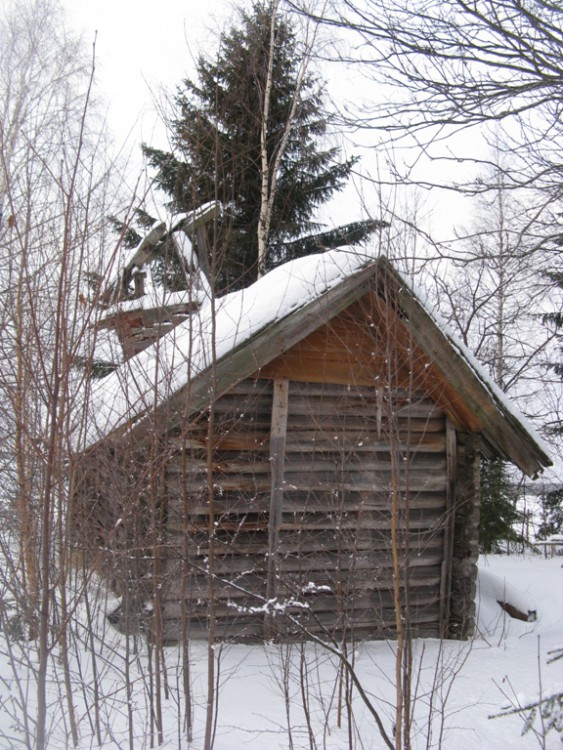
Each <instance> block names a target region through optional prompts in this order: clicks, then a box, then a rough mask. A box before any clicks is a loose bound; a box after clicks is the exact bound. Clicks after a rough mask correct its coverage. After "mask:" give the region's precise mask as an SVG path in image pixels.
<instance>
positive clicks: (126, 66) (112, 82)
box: [0, 0, 459, 224]
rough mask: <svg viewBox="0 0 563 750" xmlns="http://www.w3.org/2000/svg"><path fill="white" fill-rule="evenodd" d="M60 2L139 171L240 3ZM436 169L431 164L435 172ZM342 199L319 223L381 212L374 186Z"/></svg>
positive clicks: (375, 157) (376, 159)
mask: <svg viewBox="0 0 563 750" xmlns="http://www.w3.org/2000/svg"><path fill="white" fill-rule="evenodd" d="M245 1H246V2H248V4H249V5H250V0H240V2H245ZM0 2H1V0H0ZM62 3H63V7H64V8H65V10H66V13H67V21H68V23H69V26H70V28H71V29H73V30H74V31H77V32H79V33H80V34H81V35H82V37H83V39H84V42H85V44H86V45H88V46H89V45H91V44H92V43H93V41H94V38H96V84H97V86H96V91H97V93H98V95H99V96H102V97H103V99H104V106H105V111H106V113H107V119H108V124H109V127H110V131H111V133H112V135H113V140H114V146H115V147H116V148H117V147H119V148H123V149H124V152H125V154H130V155H131V156H130V157H129V158H130V160H131V164H132V165H133V169H132V170H131V172H132V173H134V172H136V173H138V171H139V170H140V169H141V166H142V160H141V153H140V144H141V142H145V143H147V144H149V145H151V146H156V147H166V145H167V141H166V130H165V128H164V127H163V125H162V123H161V121H160V118H159V116H158V107H159V102H160V103H163V102H164V101H165V95H166V92H168V93H169V94H170V93H173V92H174V90H175V87H176V85H177V84H178V83H179V82H180V81H181V80H182V78H183V77H184V76H185V75H186V74H188V75H192V74H193V70H194V59H195V58H196V57H197V55H198V54H199V53H202V52H203V53H204V54H206V53H211V52H213V51H214V50H215V49H216V45H217V37H218V34H219V32H220V31H221V30H223V29H224V28H225V25H226V24H228V22H229V20H231V19H232V17H233V8H234V7H236V6H237V5H238V4H239V2H234V0H160V2H154V0H150V1H149V0H95V1H94V0H62ZM96 32H97V35H96ZM335 73H336V74H337V75H338V77H340V73H339V69H331V71H330V73H329V76H330V78H331V83H332V84H333V85H334V86H336V89H338V78H336V79H335V78H334V75H335ZM350 75H351V71H347V72H346V75H345V76H344V78H343V80H344V81H345V85H344V87H343V88H344V96H345V97H346V96H347V95H348V93H349V90H350V81H349V80H348V77H349V76H350ZM325 77H326V76H325ZM364 86H365V81H364V83H363V84H362V83H361V81H360V80H355V81H354V98H355V99H356V100H357V98H358V96H359V95H360V94H361V93H362V92H363V91H364ZM333 93H334V91H333ZM372 138H373V141H372V142H371V143H368V142H366V143H365V144H364V145H366V146H367V148H366V149H365V150H364V151H363V157H362V168H363V169H364V171H368V172H369V173H370V174H371V175H372V176H373V175H375V174H377V170H379V169H380V168H381V165H382V164H383V163H384V161H385V154H384V153H383V152H382V151H381V150H380V149H378V148H377V147H375V148H374V145H375V136H374V135H373V134H372V136H371V137H370V134H369V133H368V134H367V139H368V141H371V140H372ZM351 153H354V154H357V153H360V150H359V147H358V145H357V144H352V145H351V144H350V143H348V145H347V146H346V148H345V153H344V154H343V155H344V156H349V155H350V154H351ZM370 162H371V163H372V166H370ZM435 169H436V167H435V165H434V166H433V168H432V171H435ZM365 191H367V192H365ZM359 193H361V195H360V194H359ZM432 193H434V191H432ZM346 196H347V197H346V199H345V200H342V197H343V196H341V198H340V199H339V200H338V201H337V202H333V203H332V204H331V206H332V207H329V215H328V216H325V217H324V220H325V221H327V222H328V224H333V223H342V222H344V221H349V220H351V219H352V218H354V219H356V218H360V215H361V214H362V213H364V212H365V210H366V209H367V212H368V213H369V214H370V215H378V214H379V208H378V206H377V204H378V201H379V198H378V195H377V188H376V185H374V184H373V183H372V184H370V183H369V182H368V183H362V184H361V185H360V184H359V183H356V185H355V186H354V185H350V186H349V188H348V189H347V191H346ZM423 197H424V196H423ZM428 197H430V198H431V199H432V201H431V202H432V203H433V204H434V205H435V201H436V197H435V196H434V195H433V194H432V196H428ZM424 200H426V199H424ZM451 200H452V196H448V195H447V194H446V195H444V194H443V193H442V194H441V196H440V198H439V200H438V206H439V207H443V204H444V202H445V203H447V204H450V203H451ZM455 203H459V200H458V199H456V200H455ZM362 204H364V205H362ZM449 215H450V217H451V210H450V211H449ZM447 223H449V222H447Z"/></svg>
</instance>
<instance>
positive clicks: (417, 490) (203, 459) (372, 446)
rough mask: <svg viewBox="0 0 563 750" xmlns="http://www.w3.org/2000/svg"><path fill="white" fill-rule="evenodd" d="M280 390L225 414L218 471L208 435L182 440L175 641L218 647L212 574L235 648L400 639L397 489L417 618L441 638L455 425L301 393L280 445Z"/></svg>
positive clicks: (356, 394)
mask: <svg viewBox="0 0 563 750" xmlns="http://www.w3.org/2000/svg"><path fill="white" fill-rule="evenodd" d="M276 387H279V385H278V381H276V382H275V383H274V382H273V381H271V380H254V381H253V380H250V381H245V382H244V383H242V384H240V385H239V386H237V387H236V388H235V389H233V391H232V392H230V393H229V394H228V395H226V396H223V397H222V398H220V399H219V400H218V401H217V402H216V404H215V415H214V422H215V430H214V433H215V437H212V441H213V450H212V456H211V457H212V462H211V464H209V462H208V458H209V456H208V453H207V446H208V439H209V434H208V424H207V422H200V423H199V425H198V426H192V427H191V428H190V429H187V430H186V431H185V433H184V434H183V435H181V436H180V437H179V438H178V448H177V451H176V453H175V455H174V456H173V457H172V458H171V460H170V461H169V462H168V465H167V468H166V477H165V488H166V489H165V493H166V503H167V530H168V534H169V544H168V552H167V561H166V576H165V580H166V581H167V585H166V587H165V594H164V595H163V617H164V632H165V634H166V637H167V638H168V639H171V640H175V639H178V638H179V637H180V635H181V633H180V632H179V631H180V627H181V622H184V623H186V622H189V627H190V629H191V632H192V633H193V634H199V633H203V632H205V631H206V629H207V625H208V614H209V597H210V594H209V587H208V584H209V573H210V572H211V574H212V577H213V580H214V582H215V585H214V592H213V597H214V609H215V614H216V617H217V624H218V630H219V634H220V635H221V636H222V637H232V638H236V639H240V638H247V639H253V638H262V637H264V636H265V635H266V636H267V637H272V636H273V637H276V636H280V637H284V638H291V637H296V638H297V637H300V635H301V634H302V629H303V628H305V629H306V630H307V631H309V632H312V633H315V634H317V635H323V634H326V632H327V631H328V632H329V633H330V634H331V635H337V636H339V637H340V636H342V635H349V636H352V635H354V636H356V637H383V636H391V635H393V632H394V628H395V614H394V605H393V580H394V579H393V575H394V572H393V566H392V555H391V492H392V488H393V478H394V476H395V477H396V478H397V483H398V490H399V495H400V519H399V534H400V558H401V569H400V576H401V591H402V594H401V600H402V607H403V608H404V612H403V614H404V616H405V618H406V619H407V621H408V622H409V623H410V626H411V628H412V633H413V634H414V635H425V636H431V635H433V636H436V635H439V634H440V633H441V629H442V628H443V619H444V616H445V615H444V611H443V607H442V606H441V602H442V596H443V593H442V592H443V587H444V582H443V577H444V567H443V559H444V548H445V534H444V527H445V525H444V519H445V517H446V514H447V505H448V480H447V467H448V458H447V441H446V418H445V416H444V414H443V413H442V412H441V411H440V410H439V409H438V408H437V407H436V406H435V405H434V404H433V402H432V401H430V400H429V399H427V398H425V397H424V395H422V394H407V393H406V392H404V391H396V392H395V393H393V394H392V395H389V394H388V393H385V392H384V391H383V389H378V388H369V387H355V388H350V387H349V386H346V385H339V384H333V385H327V384H315V383H302V382H294V381H290V382H289V383H287V382H286V387H285V390H283V392H282V395H281V397H280V398H281V399H282V401H283V400H284V399H285V401H286V404H285V407H284V406H283V404H282V406H281V409H282V412H283V410H284V408H285V410H286V413H285V415H282V417H283V418H282V428H281V431H280V424H279V422H278V423H275V420H276V418H277V417H279V413H280V405H279V404H278V405H277V406H276V396H275V389H276ZM272 417H274V424H273V421H272ZM280 437H283V440H280ZM276 441H277V442H276ZM210 468H211V471H212V482H213V488H214V493H213V494H214V499H213V504H214V508H213V510H214V517H213V519H212V528H214V534H213V540H212V542H211V543H210V540H209V528H210V518H209V502H208V492H209V487H208V477H209V469H210ZM211 547H212V548H213V549H211ZM211 554H212V555H213V563H212V564H210V555H211ZM210 567H211V570H210ZM179 582H182V583H181V588H182V590H181V591H180V584H179ZM407 583H408V595H407V593H406V591H407V589H406V586H407ZM268 602H269V603H268ZM186 613H189V617H188V618H186V616H185V615H186ZM182 614H183V617H182Z"/></svg>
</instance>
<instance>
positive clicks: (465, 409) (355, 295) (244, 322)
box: [77, 248, 551, 476]
mask: <svg viewBox="0 0 563 750" xmlns="http://www.w3.org/2000/svg"><path fill="white" fill-rule="evenodd" d="M366 295H369V296H370V298H371V299H372V301H373V302H374V304H376V305H379V306H380V307H381V309H384V310H385V315H386V316H390V318H389V320H390V321H391V319H392V324H393V326H394V329H396V330H397V332H398V334H397V335H400V336H403V337H408V339H409V341H410V342H412V345H413V346H415V347H417V350H418V351H419V353H420V356H419V357H418V362H419V367H420V368H422V370H421V372H423V373H425V375H424V377H426V380H427V381H428V379H432V382H437V383H439V386H440V388H439V389H436V392H438V390H439V392H440V394H441V403H440V406H441V407H442V408H443V409H444V411H445V412H446V414H448V417H449V418H450V419H451V420H452V421H453V423H454V424H455V425H456V426H458V427H463V428H465V429H468V430H470V431H475V432H480V433H481V434H482V435H483V437H484V439H485V441H486V444H487V446H488V447H489V449H490V450H491V452H492V453H493V454H495V455H499V456H501V457H503V458H506V459H508V460H510V461H512V462H513V463H514V464H516V465H517V466H518V467H519V468H520V469H522V470H523V471H524V472H525V473H527V474H528V475H530V476H533V475H535V474H536V473H537V472H538V471H541V470H542V468H544V467H545V466H548V465H551V460H550V459H549V457H548V455H547V452H546V451H545V449H544V448H543V447H542V445H541V441H540V439H539V438H538V437H537V435H536V434H535V433H534V431H533V429H532V428H531V427H530V426H529V425H527V424H526V421H525V419H524V418H523V417H522V415H521V414H520V413H519V412H518V410H517V409H516V408H515V407H514V406H513V405H511V404H510V402H509V401H508V399H507V397H506V396H505V395H504V394H503V393H502V391H500V389H498V388H497V387H496V386H495V384H494V383H493V382H492V381H491V380H490V379H489V378H488V376H487V375H486V374H485V373H484V372H483V371H482V370H481V368H480V367H479V365H478V364H477V363H476V361H475V360H474V359H473V357H472V356H471V354H470V353H469V352H468V350H467V349H466V348H465V347H464V346H463V345H462V344H461V343H460V342H459V341H458V340H457V338H456V337H455V335H454V334H453V333H452V332H451V331H449V330H448V328H447V326H445V325H444V324H443V323H441V322H440V321H439V320H438V319H437V317H435V316H434V315H432V314H431V313H430V311H429V310H428V309H427V307H426V306H425V304H424V303H423V301H422V298H421V296H420V295H419V294H418V293H417V292H416V291H415V290H414V288H413V287H412V285H411V284H410V283H408V282H407V280H406V279H404V278H403V277H402V276H401V275H400V274H399V273H398V272H397V271H396V270H395V269H394V268H393V267H392V265H391V263H390V262H389V261H388V260H387V259H386V258H384V257H378V258H374V257H373V256H371V255H369V254H366V253H365V252H362V251H361V250H357V249H354V248H341V249H339V250H332V251H328V252H326V253H322V254H320V255H313V256H308V257H306V258H302V259H299V260H297V261H293V262H291V263H287V264H285V265H283V266H280V267H278V268H276V269H275V270H274V271H271V272H270V273H269V274H267V275H266V276H264V277H263V278H261V279H260V280H259V281H257V282H256V283H255V284H253V285H252V286H251V287H249V288H247V289H245V290H242V291H239V292H234V293H232V294H229V295H226V296H225V297H222V298H220V299H217V300H215V301H212V300H208V301H207V302H206V303H205V304H204V305H203V306H202V307H201V308H200V310H198V311H197V312H196V313H194V314H193V315H192V316H191V317H190V318H188V319H187V320H186V321H185V322H183V323H181V324H180V325H179V326H177V327H176V328H175V329H174V330H173V331H171V332H170V333H169V334H167V335H165V336H163V337H162V338H161V339H160V340H159V341H157V342H156V343H155V344H154V345H152V346H150V347H149V348H148V349H146V350H145V351H143V352H141V353H140V354H138V355H137V356H135V357H132V358H131V359H130V360H129V361H128V362H126V363H124V364H123V365H122V366H121V367H120V368H118V370H116V371H115V372H114V373H112V374H111V375H109V376H107V377H106V378H105V379H103V380H102V381H100V382H99V383H98V384H96V386H94V387H93V389H92V393H91V397H90V399H89V402H88V405H87V409H88V414H87V415H86V417H87V418H86V419H83V420H82V421H81V423H82V424H84V425H86V428H85V429H84V430H83V434H82V435H81V436H80V438H79V439H77V447H78V448H79V449H84V448H86V447H87V446H89V445H93V444H95V443H97V442H99V441H100V440H102V439H104V438H106V437H108V436H110V435H111V436H114V437H116V436H120V435H122V434H123V433H124V432H130V431H133V432H138V431H139V430H140V429H141V425H142V423H143V421H144V418H145V417H147V415H148V414H152V415H153V417H154V418H155V419H156V420H157V421H158V419H159V414H160V413H162V420H163V421H164V419H168V418H169V417H170V410H171V409H172V410H178V412H180V413H184V414H185V413H186V411H189V412H191V413H193V412H197V411H199V410H201V409H204V408H206V407H207V406H208V405H209V391H210V373H211V371H213V378H214V380H215V384H214V388H213V392H214V394H215V396H219V395H221V394H222V393H225V392H226V391H227V390H229V389H230V388H231V387H232V386H233V385H234V384H236V383H237V382H239V381H240V380H243V379H244V378H247V377H249V376H251V375H253V374H254V373H256V372H257V371H259V370H260V368H262V367H265V366H266V365H267V364H268V363H269V362H271V361H272V360H273V359H274V358H276V357H278V356H279V355H281V354H283V353H284V352H286V351H287V350H288V349H290V348H291V347H292V346H294V345H295V344H296V343H298V342H299V341H301V340H302V339H304V338H305V337H306V336H307V335H309V334H310V333H312V332H313V331H314V330H316V329H317V328H318V327H319V326H320V325H321V324H323V323H326V322H328V321H330V320H331V319H332V318H334V317H335V316H336V315H338V314H339V313H341V312H342V311H343V310H345V309H347V308H348V307H350V306H351V305H353V303H355V302H357V301H358V300H361V299H362V298H365V297H366ZM212 363H213V368H212V367H211V365H212ZM165 404H166V410H164V409H163V408H162V407H163V406H164V405H165ZM164 412H166V414H164Z"/></svg>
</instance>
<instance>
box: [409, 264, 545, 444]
mask: <svg viewBox="0 0 563 750" xmlns="http://www.w3.org/2000/svg"><path fill="white" fill-rule="evenodd" d="M401 278H402V281H403V283H404V284H405V286H406V287H407V288H408V289H409V291H410V293H411V295H412V296H413V298H414V299H415V300H416V301H417V302H418V303H419V304H420V305H421V307H422V308H423V309H424V310H425V311H426V313H427V314H428V315H429V316H430V317H431V318H432V320H433V321H434V323H435V324H436V326H437V327H438V328H439V329H440V331H441V332H442V334H443V335H444V337H445V338H446V339H447V341H448V342H449V343H450V345H451V346H452V347H453V349H454V350H455V351H457V353H458V354H459V355H460V357H462V358H463V359H464V360H465V362H466V363H467V365H468V366H469V368H470V369H471V370H472V371H473V374H474V375H475V377H476V378H477V379H478V380H479V382H480V383H481V385H482V386H483V387H484V388H485V389H486V390H487V391H488V392H489V394H490V396H491V398H492V400H493V402H494V403H496V405H497V408H499V410H500V412H501V414H502V415H503V416H505V417H506V416H507V415H510V416H511V417H512V418H513V419H514V420H516V421H517V422H518V423H519V424H520V425H521V426H522V427H523V428H524V430H525V431H526V432H527V433H528V434H529V435H530V437H531V438H532V439H533V440H534V442H535V443H536V444H537V445H538V446H539V448H540V449H541V450H542V451H543V452H544V453H545V454H546V455H547V456H549V454H550V453H551V450H550V448H549V446H548V445H547V443H546V442H545V441H544V440H543V438H542V437H541V435H539V433H538V432H537V430H536V429H535V427H534V426H533V425H532V423H531V422H530V420H529V419H527V417H526V416H525V415H524V414H523V413H522V412H521V411H520V409H519V408H518V407H517V406H516V403H515V402H514V400H513V399H512V398H510V397H509V396H508V395H507V394H506V393H505V392H504V391H503V390H502V388H500V386H498V385H497V384H496V383H495V381H494V380H493V379H492V378H491V376H490V375H489V373H488V372H487V370H486V369H485V367H484V366H483V365H482V364H481V363H480V362H479V360H478V359H477V358H476V357H475V355H474V354H473V352H472V351H471V350H470V349H468V348H467V346H466V345H465V344H464V343H463V342H462V341H461V340H460V339H459V337H458V336H457V334H456V333H455V331H454V330H453V328H452V327H451V326H450V325H449V323H446V321H445V320H444V318H443V317H442V315H441V314H440V312H438V310H437V308H436V306H435V305H432V304H431V303H430V302H429V300H428V299H427V297H426V294H425V292H424V291H423V290H422V289H421V288H420V287H419V286H418V285H417V284H416V282H415V281H414V279H412V278H405V277H401Z"/></svg>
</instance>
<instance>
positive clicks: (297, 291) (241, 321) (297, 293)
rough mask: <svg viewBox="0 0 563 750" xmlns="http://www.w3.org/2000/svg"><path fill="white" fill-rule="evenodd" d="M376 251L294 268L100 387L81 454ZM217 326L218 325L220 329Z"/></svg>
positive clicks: (194, 323)
mask: <svg viewBox="0 0 563 750" xmlns="http://www.w3.org/2000/svg"><path fill="white" fill-rule="evenodd" d="M375 262H376V257H375V256H374V255H373V254H371V253H369V251H366V250H363V249H358V248H351V247H344V248H339V249H338V250H329V251H327V252H325V253H322V254H318V255H310V256H307V257H305V258H300V259H297V260H294V261H290V262H289V263H286V264H284V265H282V266H279V267H278V268H276V269H274V270H273V271H270V273H268V274H267V275H266V276H264V277H262V278H261V279H259V280H258V281H257V282H256V283H254V284H253V285H252V286H250V287H248V288H247V289H243V290H240V291H238V292H233V293H231V294H228V295H226V296H225V297H222V298H220V299H217V300H214V301H213V300H210V299H207V300H206V301H205V302H204V303H203V305H202V306H201V308H200V309H199V310H198V311H197V312H196V313H194V314H193V315H191V316H190V317H189V318H187V319H186V320H185V321H184V322H183V323H181V324H180V325H178V326H176V328H174V329H173V330H172V331H170V332H169V333H168V334H166V335H165V336H163V337H162V338H161V339H159V340H158V341H157V342H155V343H154V344H153V345H152V346H150V347H148V348H147V349H145V350H144V351H142V352H140V353H139V354H137V355H136V356H135V357H132V358H131V359H129V360H128V361H127V362H125V363H124V364H123V365H121V367H119V368H118V369H117V370H116V371H115V372H113V373H112V374H111V375H108V376H107V377H106V378H104V379H103V380H101V381H99V382H98V383H96V384H94V385H93V386H92V389H91V393H90V397H89V398H88V402H87V404H86V413H84V411H82V414H81V415H80V419H79V420H78V422H79V425H80V426H79V428H78V429H77V431H76V439H75V448H76V449H77V450H84V449H85V448H87V447H88V446H90V445H93V444H95V443H97V442H98V441H99V440H101V439H103V438H104V437H105V436H106V435H108V434H109V433H110V432H112V431H113V430H116V429H118V428H119V427H122V426H124V425H126V424H127V423H129V422H131V421H132V420H136V419H138V418H139V417H140V416H142V415H143V414H146V413H147V412H148V411H150V410H151V409H154V408H156V407H157V406H159V405H160V404H162V403H164V402H165V401H166V400H167V399H168V398H169V397H170V396H171V395H172V394H173V393H176V392H177V391H178V390H179V389H180V388H182V387H183V386H185V385H186V384H187V383H189V382H190V381H191V380H193V378H194V377H196V376H197V375H198V374H199V373H201V372H203V371H204V370H206V369H207V368H208V367H209V366H210V365H211V363H212V361H213V358H215V360H216V361H217V360H219V359H221V357H223V356H224V355H226V354H228V353H229V352H230V351H232V350H233V349H234V348H235V347H237V346H239V345H240V344H242V343H243V342H245V341H247V340H248V339H249V338H251V337H252V336H253V335H254V334H256V333H257V332H258V331H260V330H262V329H264V328H265V327H267V326H269V325H271V324H272V323H274V322H276V321H278V320H281V319H283V318H284V317H286V316H287V315H289V314H290V313H293V312H295V311H296V310H299V309H300V308H302V307H304V306H306V305H307V304H308V303H310V302H312V301H313V300H314V299H316V298H318V297H320V296H321V295H323V294H324V293H325V292H327V291H328V290H329V289H332V288H334V287H336V286H337V285H338V284H339V283H340V282H341V281H342V280H343V279H345V278H347V277H350V276H352V275H353V274H355V273H357V272H359V271H361V270H363V269H364V268H366V267H367V266H369V265H370V264H375ZM213 324H214V325H213Z"/></svg>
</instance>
